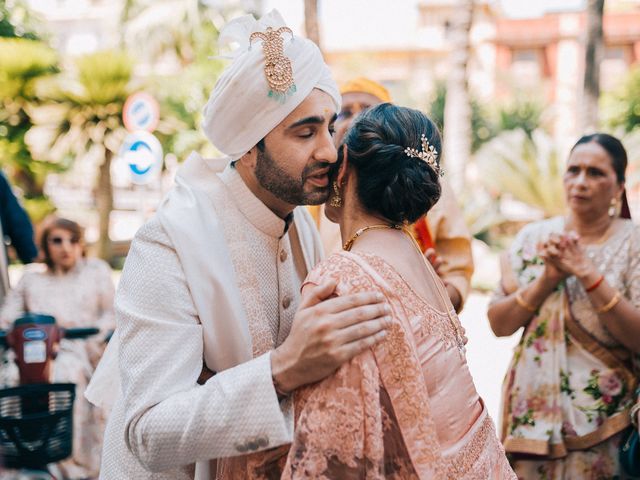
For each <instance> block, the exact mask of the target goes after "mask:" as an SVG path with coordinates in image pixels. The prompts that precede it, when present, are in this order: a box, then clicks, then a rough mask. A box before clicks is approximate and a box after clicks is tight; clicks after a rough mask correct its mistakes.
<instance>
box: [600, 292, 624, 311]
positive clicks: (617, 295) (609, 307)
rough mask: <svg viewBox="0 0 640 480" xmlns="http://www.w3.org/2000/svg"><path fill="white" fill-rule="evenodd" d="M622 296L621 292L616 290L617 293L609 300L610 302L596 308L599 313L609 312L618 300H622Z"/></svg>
mask: <svg viewBox="0 0 640 480" xmlns="http://www.w3.org/2000/svg"><path fill="white" fill-rule="evenodd" d="M621 297H622V295H620V292H616V294H615V295H614V296H613V298H612V299H611V300H609V303H607V304H606V305H605V306H603V307H600V308H599V309H597V310H596V312H597V313H599V314H600V313H607V312H608V311H609V310H611V309H612V308H613V307H615V306H616V305H617V304H618V302H619V301H620V298H621Z"/></svg>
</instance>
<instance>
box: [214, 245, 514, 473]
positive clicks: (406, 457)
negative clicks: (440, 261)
mask: <svg viewBox="0 0 640 480" xmlns="http://www.w3.org/2000/svg"><path fill="white" fill-rule="evenodd" d="M432 275H433V278H432V279H429V281H434V282H436V281H438V280H437V277H435V273H433V272H432ZM327 279H333V280H335V281H336V282H337V284H338V287H337V293H338V295H345V294H349V293H355V292H362V291H380V292H382V293H383V294H384V295H385V297H386V299H387V301H388V302H389V304H390V306H391V309H392V318H393V324H392V326H391V327H390V328H389V331H388V334H387V338H386V339H385V340H384V341H383V342H381V343H380V344H378V345H376V346H375V347H373V348H371V349H369V350H367V351H365V352H363V353H362V354H360V355H358V356H356V357H355V358H353V359H352V360H351V361H349V362H347V363H346V364H344V365H343V366H342V367H340V368H339V369H338V370H337V371H336V372H335V373H334V374H333V375H330V376H329V377H327V378H325V379H324V380H322V381H320V382H318V383H316V384H313V385H310V386H306V387H304V388H301V389H299V390H297V391H296V394H295V396H294V402H295V407H294V410H295V415H296V419H295V430H294V436H293V442H292V444H291V445H290V446H287V447H281V448H277V449H273V450H270V451H267V452H260V453H256V454H253V455H250V456H248V457H242V458H238V459H237V460H234V459H228V460H227V461H226V462H225V467H224V470H223V471H220V470H219V478H224V479H234V480H235V479H240V478H242V479H245V478H246V479H253V480H257V479H275V478H282V479H327V480H328V479H340V480H356V479H358V480H359V479H397V480H401V479H402V480H412V479H438V480H440V479H447V480H449V479H451V480H454V479H455V480H488V479H492V480H515V478H516V477H515V475H514V474H513V471H512V470H511V468H510V466H509V464H508V462H507V459H506V457H505V454H504V450H503V448H502V446H501V445H500V442H499V440H498V437H497V433H496V431H495V427H494V425H493V422H492V420H491V418H490V417H489V416H488V414H487V411H486V408H485V407H484V405H483V403H482V401H481V400H480V399H479V397H478V396H477V392H475V388H474V387H473V384H472V382H471V379H470V376H469V375H468V374H467V370H466V362H465V360H464V353H463V351H462V350H461V349H460V348H462V339H461V337H460V326H459V323H457V322H458V320H457V318H455V317H454V318H453V319H452V318H451V317H449V316H448V315H447V314H444V313H442V311H441V310H440V311H439V310H436V309H435V308H433V307H431V306H429V305H428V304H427V303H426V302H424V301H422V300H420V299H419V298H418V297H417V295H416V294H415V293H414V292H413V291H412V290H411V289H410V287H409V286H408V284H406V283H405V282H404V281H403V280H402V277H400V276H399V274H398V273H397V272H396V271H395V270H393V269H392V267H391V266H390V265H388V264H386V263H385V262H384V260H382V259H381V258H380V257H376V256H374V255H369V254H363V253H357V254H356V253H348V252H342V253H340V254H335V255H332V256H331V257H329V258H328V259H327V260H325V262H323V263H322V264H321V265H320V266H319V267H317V268H316V269H314V271H313V272H312V274H311V275H310V276H309V277H308V281H309V282H311V283H322V282H323V281H326V280H327ZM441 288H442V289H444V287H441ZM443 294H444V293H443ZM449 308H451V306H450V305H449ZM453 320H455V323H454V322H453ZM427 345H428V347H427ZM431 347H433V348H431ZM435 357H439V359H436V358H435ZM440 361H442V363H440ZM443 366H444V367H443ZM442 368H446V369H447V371H446V372H436V371H434V370H435V369H442ZM463 371H464V373H463V374H460V372H463ZM438 373H441V374H442V375H440V376H437V374H438ZM429 377H431V378H438V380H437V381H436V382H434V383H436V384H438V387H439V388H440V389H444V390H446V391H447V392H457V393H458V396H457V397H455V398H454V397H453V396H449V395H448V394H447V397H446V398H445V399H443V398H441V397H440V398H438V402H435V401H434V397H433V395H434V393H433V392H431V391H430V387H429V385H432V383H430V381H429ZM440 379H443V380H442V381H441V380H440ZM461 392H472V394H473V395H472V398H471V401H466V400H467V398H466V397H467V396H468V395H467V394H466V393H463V394H462V395H463V396H464V397H465V398H460V395H461ZM443 401H444V402H447V401H448V402H450V403H453V404H454V405H461V406H462V405H468V406H467V407H461V408H457V410H456V414H457V417H458V418H444V417H447V416H448V415H449V414H448V412H447V413H446V414H445V415H443V411H441V410H440V409H439V408H438V405H442V404H443ZM465 401H466V402H465ZM452 431H453V432H454V433H451V432H452ZM244 462H246V463H244Z"/></svg>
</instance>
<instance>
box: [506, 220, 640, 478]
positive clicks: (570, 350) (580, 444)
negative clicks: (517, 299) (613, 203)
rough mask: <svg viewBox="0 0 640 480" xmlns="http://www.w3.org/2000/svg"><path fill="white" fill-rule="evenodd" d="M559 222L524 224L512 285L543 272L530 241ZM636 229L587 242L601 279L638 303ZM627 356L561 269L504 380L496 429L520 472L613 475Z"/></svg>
mask: <svg viewBox="0 0 640 480" xmlns="http://www.w3.org/2000/svg"><path fill="white" fill-rule="evenodd" d="M563 230H564V219H563V218H553V219H550V220H545V221H542V222H538V223H535V224H531V225H528V226H527V227H525V228H524V229H523V230H522V231H521V232H520V233H519V235H518V236H517V238H516V240H515V241H514V244H513V246H512V249H511V252H510V266H511V268H512V270H513V273H514V274H515V275H516V277H517V281H518V284H519V286H520V287H523V286H526V285H527V284H529V283H530V282H532V281H534V280H535V279H536V278H538V276H539V275H541V274H542V272H543V269H544V265H543V262H542V260H541V259H540V258H539V257H538V256H537V245H538V243H539V242H542V241H544V240H546V239H547V238H548V236H549V235H550V234H551V233H552V232H562V231H563ZM639 240H640V234H639V230H638V227H637V226H634V225H633V224H632V223H631V222H630V221H629V222H625V224H624V225H622V228H619V229H617V230H616V231H615V232H614V233H612V234H611V235H610V237H609V238H607V239H605V241H604V243H602V244H598V245H589V246H587V247H586V250H587V255H588V256H589V257H590V258H591V259H592V261H593V262H594V264H595V265H596V266H597V268H598V269H599V270H600V271H601V272H602V273H603V274H604V275H605V277H606V279H607V281H608V282H609V283H610V284H611V285H613V286H614V288H616V289H618V290H619V291H620V292H621V293H622V294H623V295H624V296H625V297H626V298H628V299H630V300H631V301H632V303H633V304H634V305H636V306H640V242H639ZM634 360H635V359H634V358H633V357H632V355H631V354H630V353H629V352H628V351H627V350H626V349H625V348H623V347H622V346H621V345H620V344H618V342H616V340H615V339H613V338H612V337H611V335H610V334H609V333H608V331H607V330H606V329H605V327H604V326H603V325H602V324H601V323H600V322H599V319H598V316H597V314H596V313H595V311H594V309H593V307H592V306H591V303H590V301H589V299H588V297H587V294H586V292H585V291H584V288H583V287H582V286H581V284H580V283H579V282H578V281H577V279H576V278H575V277H569V278H568V279H567V280H566V281H565V282H563V283H562V284H561V285H560V286H559V287H558V288H557V289H556V291H555V292H553V293H552V294H551V295H550V296H549V297H548V298H547V299H546V300H545V302H544V303H543V304H542V305H541V307H540V308H539V309H538V311H537V312H536V314H535V315H534V317H533V319H532V320H531V322H530V323H529V324H528V325H527V327H526V328H525V330H524V333H523V335H522V339H521V341H520V343H519V345H518V346H517V347H516V349H515V353H514V357H513V360H512V363H511V366H510V368H509V370H508V372H507V375H506V378H505V382H504V385H503V405H502V425H501V427H502V428H501V438H502V441H503V444H504V447H505V450H506V451H507V453H508V454H510V457H511V460H512V466H513V467H514V470H515V471H516V473H517V475H518V478H519V479H521V480H533V479H536V480H538V479H540V480H544V479H565V480H568V479H594V480H595V479H613V478H620V477H619V465H618V459H617V452H618V446H619V443H620V438H621V436H622V435H623V432H624V431H625V430H626V429H627V427H628V426H629V425H630V418H629V408H630V407H631V405H632V403H633V393H634V390H635V388H636V386H637V378H636V376H635V374H634V365H633V363H634Z"/></svg>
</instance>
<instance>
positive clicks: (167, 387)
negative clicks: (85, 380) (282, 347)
mask: <svg viewBox="0 0 640 480" xmlns="http://www.w3.org/2000/svg"><path fill="white" fill-rule="evenodd" d="M116 315H117V320H118V329H119V335H120V342H121V343H120V350H119V351H120V353H119V363H120V372H121V378H122V395H123V399H124V409H125V417H126V418H125V431H124V435H125V441H126V442H127V446H128V448H129V450H130V451H131V452H132V453H133V454H134V455H135V456H136V457H137V459H138V460H139V461H140V462H141V463H142V464H143V465H144V466H145V467H146V468H147V469H149V470H151V471H162V470H166V469H169V468H176V467H178V466H181V465H187V464H191V463H194V462H196V461H204V460H209V459H214V458H221V457H228V456H233V455H240V454H243V453H251V452H253V451H257V450H263V449H266V448H272V447H274V446H277V445H281V444H284V443H288V442H290V441H291V437H292V432H291V426H292V420H291V418H290V417H289V412H290V410H289V409H288V408H286V406H282V405H281V404H280V403H279V402H278V398H277V395H276V392H275V389H274V387H273V383H272V378H271V361H270V354H269V353H267V354H265V355H262V356H260V357H257V358H255V359H253V360H251V361H248V362H246V363H243V364H240V365H238V366H236V367H234V368H230V369H228V370H225V371H222V372H219V373H218V374H217V375H215V376H214V377H212V378H211V379H209V381H207V382H206V383H205V384H204V385H198V384H197V379H198V376H199V374H200V372H201V370H202V366H203V335H202V327H201V325H200V324H199V321H198V315H197V312H196V310H195V306H194V304H193V301H192V299H191V296H190V292H189V289H188V286H187V281H186V278H185V275H184V273H183V270H182V268H181V265H180V262H179V261H178V257H177V255H176V252H175V250H174V249H173V247H172V246H171V244H170V242H169V239H168V237H167V235H166V233H164V230H163V229H162V227H161V226H160V224H159V223H158V222H157V220H152V221H151V222H150V223H148V224H147V225H146V226H144V227H143V228H142V229H141V230H140V232H139V233H138V234H137V235H136V238H135V240H134V242H133V243H132V246H131V252H130V253H129V256H128V258H127V264H126V266H125V269H124V272H123V275H122V278H121V281H120V287H119V289H118V293H117V295H116Z"/></svg>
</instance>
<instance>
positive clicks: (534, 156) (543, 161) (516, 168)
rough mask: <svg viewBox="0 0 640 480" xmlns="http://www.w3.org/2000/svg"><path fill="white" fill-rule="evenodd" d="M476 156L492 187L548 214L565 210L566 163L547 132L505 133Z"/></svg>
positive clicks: (483, 174) (484, 146) (482, 176)
mask: <svg viewBox="0 0 640 480" xmlns="http://www.w3.org/2000/svg"><path fill="white" fill-rule="evenodd" d="M475 159H476V162H477V166H478V171H479V172H482V175H481V179H482V181H483V182H484V183H485V184H486V186H487V187H488V188H489V189H490V190H492V191H496V192H502V193H508V194H510V195H511V196H512V197H513V198H515V199H516V200H519V201H521V202H523V203H525V204H527V205H529V206H531V207H535V208H538V209H540V210H542V211H543V212H544V213H545V215H546V216H553V215H558V214H561V213H563V211H564V193H563V188H562V174H563V165H562V161H561V160H560V158H559V155H558V151H557V149H556V148H555V147H554V144H553V141H552V140H551V138H550V137H549V135H548V134H546V133H543V132H542V131H540V130H534V131H533V132H532V133H531V135H530V136H529V135H528V134H527V132H525V131H524V130H521V129H517V130H510V131H506V132H503V133H501V134H500V135H498V136H497V137H495V138H494V139H492V140H490V141H489V142H487V143H486V144H485V145H483V146H482V147H481V148H480V150H478V152H476V154H475Z"/></svg>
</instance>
